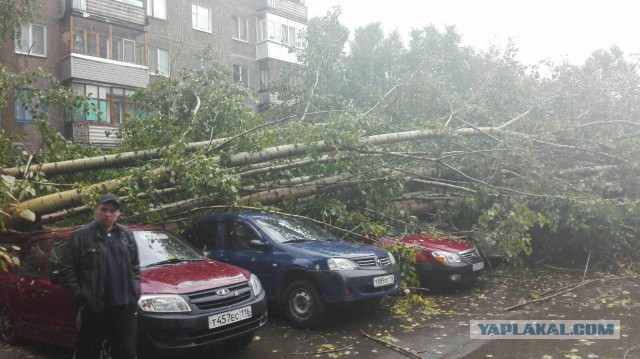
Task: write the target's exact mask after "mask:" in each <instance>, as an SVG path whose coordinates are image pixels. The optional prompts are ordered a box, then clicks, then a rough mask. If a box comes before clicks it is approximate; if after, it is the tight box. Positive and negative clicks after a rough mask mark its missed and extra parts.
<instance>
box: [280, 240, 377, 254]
mask: <svg viewBox="0 0 640 359" xmlns="http://www.w3.org/2000/svg"><path fill="white" fill-rule="evenodd" d="M283 246H285V247H286V248H288V249H292V250H294V251H304V252H307V253H308V254H312V255H316V256H323V257H327V258H329V257H343V258H355V257H363V256H372V255H378V256H379V255H383V254H386V251H384V250H381V249H377V248H373V247H369V246H364V245H359V244H355V243H349V242H345V241H332V242H320V241H317V242H303V243H287V244H283Z"/></svg>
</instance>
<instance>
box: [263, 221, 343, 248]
mask: <svg viewBox="0 0 640 359" xmlns="http://www.w3.org/2000/svg"><path fill="white" fill-rule="evenodd" d="M254 219H255V221H256V223H257V224H258V226H260V228H262V230H263V231H265V232H266V233H267V235H268V236H269V237H271V238H272V239H273V240H275V241H278V242H280V243H301V242H312V241H336V240H339V239H338V238H336V236H334V235H333V234H331V233H330V232H328V231H326V230H325V229H323V228H322V227H320V226H318V225H316V224H315V223H312V222H310V221H307V220H302V219H298V218H283V217H255V218H254Z"/></svg>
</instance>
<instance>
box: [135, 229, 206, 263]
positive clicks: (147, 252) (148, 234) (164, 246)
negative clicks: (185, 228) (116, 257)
mask: <svg viewBox="0 0 640 359" xmlns="http://www.w3.org/2000/svg"><path fill="white" fill-rule="evenodd" d="M133 233H134V236H135V238H136V244H137V245H138V254H139V256H140V266H141V267H148V266H153V265H162V264H171V263H179V262H186V261H199V260H204V257H203V256H202V255H201V254H200V253H198V251H197V250H196V249H194V248H193V247H191V246H190V245H189V244H187V243H186V242H185V241H183V240H182V239H181V238H180V237H178V236H176V235H174V234H173V233H170V232H165V231H160V230H144V231H142V230H140V231H134V232H133Z"/></svg>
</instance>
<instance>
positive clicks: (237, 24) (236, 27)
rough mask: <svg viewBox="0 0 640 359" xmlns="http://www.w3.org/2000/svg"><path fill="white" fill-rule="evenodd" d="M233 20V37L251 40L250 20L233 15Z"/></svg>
mask: <svg viewBox="0 0 640 359" xmlns="http://www.w3.org/2000/svg"><path fill="white" fill-rule="evenodd" d="M231 21H232V22H233V34H232V36H231V37H232V38H233V39H234V40H240V41H245V42H247V41H249V36H248V33H249V22H248V21H247V19H243V18H241V17H238V16H231Z"/></svg>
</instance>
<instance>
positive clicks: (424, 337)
mask: <svg viewBox="0 0 640 359" xmlns="http://www.w3.org/2000/svg"><path fill="white" fill-rule="evenodd" d="M581 277H582V273H578V272H577V271H574V272H562V271H557V270H534V271H527V272H526V273H524V274H523V273H521V272H520V271H499V272H498V273H496V274H495V275H491V274H490V273H487V274H485V276H484V277H483V278H481V280H480V282H479V283H476V284H475V285H473V286H471V287H467V288H463V289H460V290H450V291H446V292H438V293H426V294H424V295H423V297H424V298H426V299H428V300H432V301H433V303H434V305H435V307H434V309H436V310H437V311H438V313H437V314H424V313H422V312H421V311H420V310H417V309H413V310H411V311H410V312H408V313H406V314H404V315H394V314H392V313H391V310H390V309H391V305H392V304H393V302H394V301H393V300H391V299H385V300H384V301H383V302H381V303H379V304H377V305H375V306H372V307H362V306H350V307H338V308H331V309H330V311H329V318H328V320H327V321H326V323H325V324H324V325H323V326H322V327H321V328H319V329H313V330H309V329H305V330H303V329H296V328H293V327H291V326H290V325H288V324H287V322H286V321H285V320H284V318H283V316H282V315H280V314H279V313H278V312H277V310H276V309H274V308H271V310H270V319H269V323H268V324H267V326H266V327H265V328H263V329H261V330H260V331H259V332H258V333H257V335H256V338H255V340H254V342H253V343H252V344H251V345H250V346H249V347H248V348H247V349H245V350H243V351H241V352H230V351H228V350H226V349H225V348H223V347H221V346H211V347H208V348H205V349H201V350H195V351H194V350H192V351H186V352H185V351H181V352H173V353H171V352H169V353H165V354H166V356H167V357H168V358H189V359H199V358H203V359H204V358H207V359H212V358H225V359H226V358H238V359H245V358H407V357H409V356H407V355H406V354H403V353H400V352H398V351H396V350H394V349H392V348H387V347H385V346H384V345H382V344H380V343H378V342H376V341H373V340H371V339H369V338H367V337H365V336H364V335H363V334H362V333H365V334H367V335H370V336H371V337H374V338H378V339H382V340H388V341H390V342H392V343H393V345H394V346H396V347H398V348H406V349H409V350H411V351H413V353H414V355H415V357H421V358H525V359H529V358H542V359H552V358H559V359H560V358H562V359H565V358H568V359H578V358H585V359H586V358H589V359H594V358H624V359H633V358H638V359H640V282H639V280H638V278H626V279H621V280H605V281H597V282H593V283H590V284H588V285H585V286H583V287H580V288H578V289H576V290H573V291H570V292H568V293H565V294H563V295H560V296H558V297H556V298H554V299H553V300H549V301H545V302H543V303H540V304H536V305H530V306H527V307H524V308H521V309H519V310H515V311H504V308H507V307H509V306H512V305H514V304H517V303H519V302H521V301H524V300H530V299H531V298H532V294H531V293H541V292H543V291H545V290H547V289H550V288H560V287H563V286H565V285H567V284H571V283H577V282H579V281H580V280H581V279H582V278H581ZM600 277H601V276H599V275H594V276H588V277H587V279H589V278H600ZM484 319H486V320H491V319H514V320H515V319H532V320H534V319H535V320H551V319H556V320H581V319H584V320H596V319H606V320H620V322H621V338H620V339H610V340H602V339H590V340H573V339H571V340H566V339H565V340H558V339H555V340H540V339H536V340H532V339H519V340H477V339H470V338H469V336H470V335H469V321H470V320H484ZM327 350H333V351H331V352H326V351H327ZM70 357H71V353H70V351H68V350H65V349H61V348H57V347H54V346H48V345H43V344H38V343H34V342H22V343H20V344H19V345H17V346H10V345H7V344H5V343H2V342H0V359H23V358H29V359H63V358H70Z"/></svg>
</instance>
